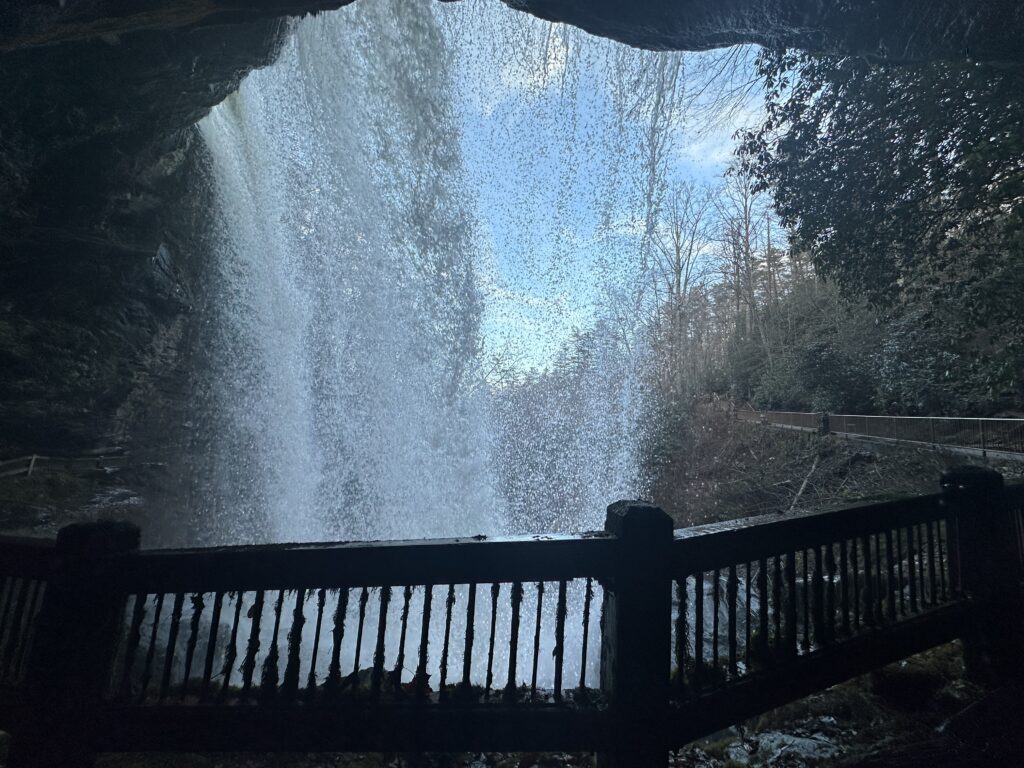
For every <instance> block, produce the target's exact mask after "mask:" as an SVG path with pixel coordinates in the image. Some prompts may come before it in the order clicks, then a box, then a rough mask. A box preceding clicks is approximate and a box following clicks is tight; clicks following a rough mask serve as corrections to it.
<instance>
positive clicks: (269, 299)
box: [193, 0, 643, 543]
mask: <svg viewBox="0 0 1024 768" xmlns="http://www.w3.org/2000/svg"><path fill="white" fill-rule="evenodd" d="M453 82H454V81H453V78H452V72H451V60H450V56H449V54H448V51H447V48H446V45H445V41H444V39H443V34H442V32H441V30H440V27H439V25H438V22H437V19H436V18H435V15H434V12H433V11H432V8H431V4H425V3H407V2H399V1H398V0H392V1H391V2H377V3H366V2H363V3H356V4H354V5H353V6H350V7H348V8H346V9H343V10H342V11H339V12H336V13H329V14H322V15H320V16H317V17H314V18H307V19H304V20H302V21H301V22H298V23H296V24H295V25H294V27H293V28H292V29H291V30H290V33H289V34H288V36H287V38H286V40H285V43H284V46H283V49H282V51H281V55H280V58H279V60H278V61H277V62H276V63H275V64H274V65H273V66H271V67H268V68H266V69H264V70H261V71H257V72H253V73H252V74H250V75H249V77H247V78H246V80H245V81H244V83H243V85H242V87H241V88H240V90H239V91H238V93H237V94H235V95H234V96H232V97H231V98H230V99H228V100H227V101H226V102H224V103H223V104H221V105H220V106H218V107H217V108H215V109H214V110H213V111H212V112H211V114H210V115H209V116H208V117H207V118H205V119H204V120H203V121H202V122H201V123H200V125H199V128H200V131H201V134H202V136H203V139H204V141H205V144H206V147H207V148H208V150H209V155H210V163H211V178H212V180H213V184H214V192H215V199H216V211H215V219H216V227H215V230H214V233H213V237H212V248H211V250H212V251H213V270H214V274H213V277H212V288H211V296H212V301H211V304H210V311H209V328H210V329H211V330H210V332H209V334H208V340H207V346H208V349H207V351H206V354H207V357H208V358H209V365H208V366H207V368H208V370H207V371H206V373H205V376H206V378H205V380H204V382H205V384H204V395H203V397H202V398H201V400H202V402H201V403H200V410H201V412H202V421H203V427H202V431H203V432H204V434H205V435H206V438H205V444H206V447H205V448H204V451H205V453H206V456H205V459H204V461H203V462H202V463H203V465H204V466H205V468H206V469H205V470H204V471H203V472H200V473H199V477H198V479H197V482H196V493H194V494H193V497H194V499H195V502H194V503H193V510H194V513H195V515H194V516H195V518H196V524H195V529H196V534H195V535H196V537H197V538H198V539H199V540H200V541H202V543H238V542H252V541H295V540H329V539H401V538H417V537H426V536H451V535H468V534H476V533H488V534H495V533H506V532H523V531H540V530H551V529H555V530H580V529H587V528H594V527H599V526H600V522H601V518H602V516H603V509H604V506H605V505H606V504H607V503H608V502H610V501H612V500H614V499H615V498H618V497H625V496H636V495H639V493H640V492H641V491H642V485H643V483H642V480H641V474H642V473H641V472H640V470H639V464H640V462H639V454H640V447H641V446H640V440H639V437H638V436H639V435H640V434H641V432H642V430H641V426H642V424H641V421H642V413H643V407H642V401H643V395H642V391H641V388H640V386H639V384H638V382H639V378H638V376H637V365H638V363H637V356H638V354H639V353H638V352H637V351H636V349H632V350H630V351H628V352H624V351H623V350H622V349H621V345H619V344H618V343H617V341H616V338H617V336H616V334H615V333H610V332H608V333H604V332H601V326H600V323H599V324H598V325H597V327H596V328H595V329H594V330H593V331H592V332H590V334H589V337H588V341H587V343H586V344H584V345H579V344H577V345H575V346H573V348H572V352H571V354H576V355H579V354H584V357H585V359H581V360H576V361H568V362H566V363H565V365H564V366H563V368H564V370H561V371H554V372H552V373H550V374H548V375H545V376H542V377H540V378H538V379H535V380H533V381H532V383H530V384H524V383H523V382H520V383H518V384H516V385H514V386H507V387H498V388H495V387H494V386H493V385H492V384H489V383H488V381H487V380H486V378H485V376H484V374H483V372H482V371H481V359H480V358H481V353H480V349H481V313H482V310H483V307H482V301H483V299H482V295H481V291H480V288H479V279H478V275H477V264H476V259H477V257H478V254H479V253H480V252H481V250H482V245H481V236H480V233H479V232H478V231H477V228H476V226H475V224H474V218H473V213H472V210H471V206H469V205H467V204H466V203H465V202H464V201H466V200H471V199H472V196H473V195H474V194H475V191H474V190H471V189H469V188H468V183H467V179H466V175H465V173H464V170H463V168H462V165H461V145H460V138H461V137H460V124H459V121H458V120H457V116H456V111H455V107H454V106H453V101H452V98H453V97H452V90H453ZM581 350H582V353H581ZM566 354H567V355H569V354H570V353H569V352H567V353H566Z"/></svg>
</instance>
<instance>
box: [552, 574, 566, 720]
mask: <svg viewBox="0 0 1024 768" xmlns="http://www.w3.org/2000/svg"><path fill="white" fill-rule="evenodd" d="M566 586H567V585H566V582H565V580H564V579H563V580H562V581H560V582H558V604H557V606H556V608H555V648H554V654H555V700H556V701H561V700H562V664H563V662H564V661H565V613H566V610H567V606H566V595H565V592H566Z"/></svg>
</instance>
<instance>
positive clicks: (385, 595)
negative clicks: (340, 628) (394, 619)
mask: <svg viewBox="0 0 1024 768" xmlns="http://www.w3.org/2000/svg"><path fill="white" fill-rule="evenodd" d="M390 605H391V587H389V586H383V587H381V588H380V608H379V611H378V614H377V644H376V646H375V647H374V650H373V671H372V672H371V673H370V692H371V693H372V694H373V696H374V697H377V696H378V695H380V682H381V680H382V679H383V678H384V651H385V648H384V645H385V638H386V637H387V632H388V607H389V606H390Z"/></svg>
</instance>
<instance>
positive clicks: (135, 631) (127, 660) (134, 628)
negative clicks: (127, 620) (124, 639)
mask: <svg viewBox="0 0 1024 768" xmlns="http://www.w3.org/2000/svg"><path fill="white" fill-rule="evenodd" d="M148 598H149V595H146V594H138V595H135V606H134V608H133V609H132V623H131V627H130V628H129V630H128V645H127V646H126V648H125V652H124V665H123V669H124V671H123V672H122V675H121V690H120V693H119V695H120V697H121V698H123V699H126V698H128V695H129V693H130V690H131V679H132V666H133V665H134V664H135V654H136V653H138V650H139V643H141V642H142V622H143V620H144V619H145V618H146V600H147V599H148Z"/></svg>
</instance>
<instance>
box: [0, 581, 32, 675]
mask: <svg viewBox="0 0 1024 768" xmlns="http://www.w3.org/2000/svg"><path fill="white" fill-rule="evenodd" d="M29 588H30V580H29V579H18V580H17V584H16V586H15V588H14V589H12V598H11V600H12V603H11V605H12V608H11V609H10V610H8V611H7V614H8V616H7V627H6V628H5V631H4V632H3V633H0V678H2V677H3V676H4V675H3V671H4V669H5V668H6V667H7V662H8V661H9V659H10V657H11V656H13V655H14V653H13V650H14V645H15V644H16V643H17V640H18V625H19V624H21V617H22V615H23V614H24V613H25V603H26V602H27V600H28V592H29Z"/></svg>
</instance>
